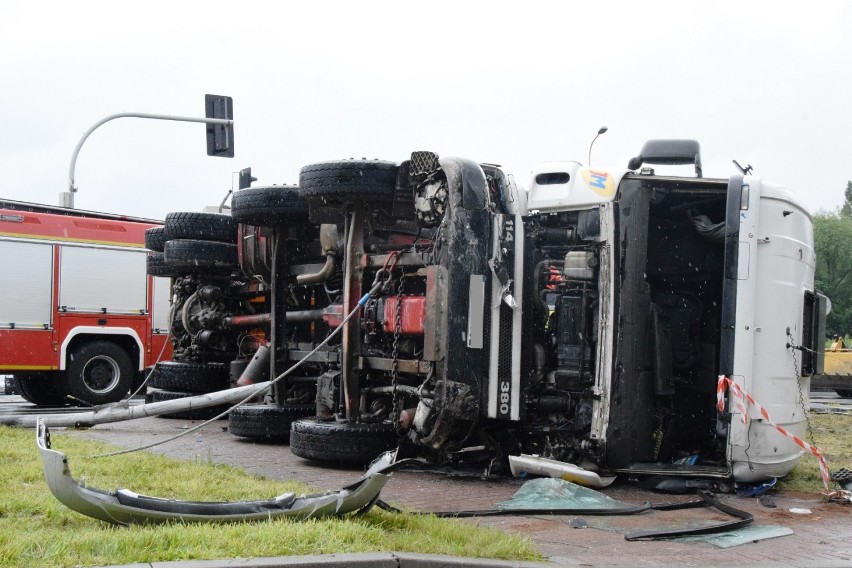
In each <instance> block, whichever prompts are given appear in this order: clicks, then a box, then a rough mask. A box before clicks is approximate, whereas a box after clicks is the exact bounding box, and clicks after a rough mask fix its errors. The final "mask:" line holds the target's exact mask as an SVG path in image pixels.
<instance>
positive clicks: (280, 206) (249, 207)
mask: <svg viewBox="0 0 852 568" xmlns="http://www.w3.org/2000/svg"><path fill="white" fill-rule="evenodd" d="M231 216H232V217H233V218H234V220H236V221H237V222H238V223H243V224H246V225H259V226H261V227H278V226H288V227H291V226H293V225H303V224H307V223H308V222H309V221H308V203H307V201H305V199H304V198H303V197H302V196H301V195H300V194H299V186H296V185H274V186H270V187H249V188H246V189H241V190H239V191H237V192H236V193H234V197H233V198H232V199H231Z"/></svg>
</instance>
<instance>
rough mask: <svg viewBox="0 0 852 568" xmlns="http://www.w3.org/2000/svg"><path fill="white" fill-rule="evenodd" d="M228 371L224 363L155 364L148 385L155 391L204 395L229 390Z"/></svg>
mask: <svg viewBox="0 0 852 568" xmlns="http://www.w3.org/2000/svg"><path fill="white" fill-rule="evenodd" d="M229 374H230V370H229V368H228V365H225V364H224V363H186V362H183V361H162V362H160V363H157V366H156V368H155V369H154V372H153V373H152V374H151V378H150V380H149V384H150V385H151V387H153V388H155V389H162V390H167V391H178V392H190V393H195V394H204V393H208V392H216V391H220V390H225V389H227V388H229V386H230V384H229V380H228V377H229Z"/></svg>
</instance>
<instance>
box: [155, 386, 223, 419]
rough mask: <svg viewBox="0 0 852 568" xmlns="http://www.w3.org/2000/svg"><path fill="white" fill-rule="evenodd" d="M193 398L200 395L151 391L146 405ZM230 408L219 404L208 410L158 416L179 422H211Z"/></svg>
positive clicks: (193, 409)
mask: <svg viewBox="0 0 852 568" xmlns="http://www.w3.org/2000/svg"><path fill="white" fill-rule="evenodd" d="M191 396H198V393H195V392H173V391H164V390H157V389H149V390H148V393H147V394H146V395H145V403H146V404H147V403H150V402H165V401H167V400H179V399H181V398H189V397H191ZM228 407H229V405H227V404H218V405H216V406H208V407H206V408H190V409H187V410H178V411H176V412H169V413H168V414H158V415H157V416H158V417H159V418H175V419H177V420H210V419H211V418H213V417H214V416H218V415H219V414H221V413H222V412H224V411H225V410H226V409H227V408H228ZM223 418H224V417H223Z"/></svg>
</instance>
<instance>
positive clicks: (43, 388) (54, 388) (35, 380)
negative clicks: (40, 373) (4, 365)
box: [12, 375, 69, 406]
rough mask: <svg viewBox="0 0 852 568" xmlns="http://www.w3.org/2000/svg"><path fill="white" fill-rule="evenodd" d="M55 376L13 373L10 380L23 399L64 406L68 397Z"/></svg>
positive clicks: (36, 403) (39, 403)
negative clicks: (31, 375) (32, 375)
mask: <svg viewBox="0 0 852 568" xmlns="http://www.w3.org/2000/svg"><path fill="white" fill-rule="evenodd" d="M56 379H57V377H56V376H44V377H30V376H26V375H24V376H20V375H15V377H14V378H13V379H12V381H13V382H14V383H15V389H16V390H17V391H18V394H20V395H21V396H22V397H23V398H24V400H26V401H27V402H31V403H33V404H35V405H38V406H66V405H67V404H68V402H69V401H68V398H66V396H65V392H64V391H63V390H62V386H61V385H60V384H59V382H58V381H57V380H56Z"/></svg>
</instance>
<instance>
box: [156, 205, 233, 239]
mask: <svg viewBox="0 0 852 568" xmlns="http://www.w3.org/2000/svg"><path fill="white" fill-rule="evenodd" d="M165 230H166V237H167V238H168V240H172V239H202V240H206V241H219V242H223V243H236V242H237V222H236V221H234V219H232V218H231V216H230V215H220V214H218V213H197V212H195V211H186V212H178V213H169V214H167V215H166V223H165Z"/></svg>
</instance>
